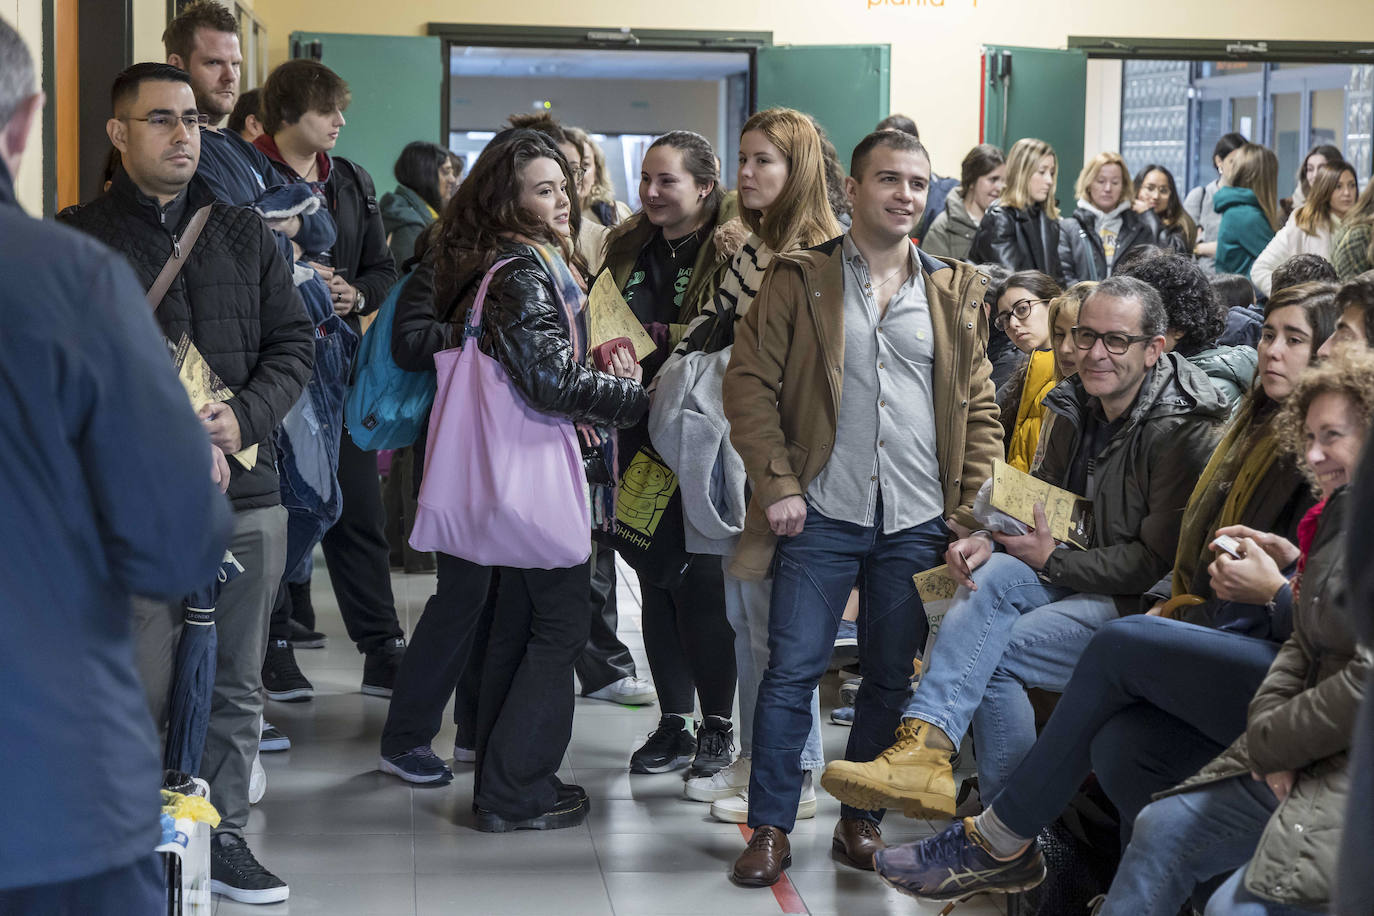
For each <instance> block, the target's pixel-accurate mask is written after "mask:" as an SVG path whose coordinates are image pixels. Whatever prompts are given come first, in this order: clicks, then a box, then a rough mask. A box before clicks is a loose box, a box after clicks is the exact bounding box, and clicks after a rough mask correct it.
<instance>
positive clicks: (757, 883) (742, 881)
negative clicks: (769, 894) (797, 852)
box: [730, 853, 792, 887]
mask: <svg viewBox="0 0 1374 916" xmlns="http://www.w3.org/2000/svg"><path fill="white" fill-rule="evenodd" d="M791 867H792V854H791V853H788V854H787V855H785V856H783V857H782V867H781V868H779V869H778V876H777V877H776V878H774V879H773V880H772V881H765V880H764V879H762V878H741V877H740V876H739V875H737V874H735V873H734V872H733V871H732V872H731V873H730V880H731V881H733V882H735V883H736V884H738V885H739V886H740V887H772V886H773V885H774V884H777V883H778V882H779V881H781V880H782V873H783V872H785V871H787V869H789V868H791Z"/></svg>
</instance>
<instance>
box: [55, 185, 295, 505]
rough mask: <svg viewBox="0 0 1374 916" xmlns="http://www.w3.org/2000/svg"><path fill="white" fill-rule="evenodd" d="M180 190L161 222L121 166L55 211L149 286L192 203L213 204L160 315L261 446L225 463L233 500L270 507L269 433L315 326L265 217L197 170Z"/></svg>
mask: <svg viewBox="0 0 1374 916" xmlns="http://www.w3.org/2000/svg"><path fill="white" fill-rule="evenodd" d="M185 193H186V195H187V199H186V206H185V208H184V209H183V210H182V213H181V217H180V220H179V223H178V225H176V226H165V225H163V222H162V214H161V212H160V211H159V209H158V207H157V205H156V204H155V203H154V202H153V201H152V200H150V199H149V198H147V197H145V196H143V194H142V193H141V192H140V191H139V190H138V188H137V187H136V186H135V185H134V183H133V181H132V180H131V179H130V178H129V176H128V174H127V173H126V172H125V171H124V170H123V169H119V170H118V171H117V172H116V173H115V177H114V180H113V182H112V184H111V186H110V189H109V190H108V191H106V192H105V193H104V194H102V195H101V196H100V197H97V198H96V199H95V200H93V201H91V202H90V203H89V204H87V205H85V206H83V207H76V208H71V209H69V210H67V211H64V213H63V215H62V217H61V218H62V219H63V220H64V221H65V222H67V223H69V224H71V225H72V226H74V227H76V228H77V229H80V230H82V231H83V232H86V233H89V234H90V235H93V236H95V237H96V238H98V239H100V240H101V241H102V242H104V243H105V244H107V245H109V246H110V247H111V248H113V249H115V250H116V251H118V252H119V253H120V254H122V255H124V257H125V258H127V259H128V261H129V263H130V264H132V265H133V268H134V273H135V274H136V275H137V276H138V280H139V283H141V284H142V285H143V288H144V289H147V288H148V287H150V286H152V285H153V281H154V280H155V279H157V275H158V273H159V272H161V270H162V266H163V265H164V264H165V263H166V262H167V258H168V257H169V256H170V255H171V253H172V245H173V241H174V239H176V238H179V237H180V236H181V233H182V230H183V229H184V228H185V225H186V223H187V222H189V221H190V219H191V217H192V216H193V215H194V214H195V211H196V210H198V209H200V208H201V207H203V206H205V205H206V204H211V203H213V206H212V208H211V210H210V219H209V221H208V222H207V223H206V224H205V228H204V229H203V230H202V232H201V235H200V239H199V240H198V241H197V242H196V245H195V248H193V249H192V250H191V253H190V255H189V257H188V258H187V260H186V265H185V266H184V267H183V268H182V270H181V273H179V274H178V275H177V278H176V279H175V280H174V281H173V282H172V285H171V287H170V288H169V289H168V290H167V294H166V296H164V297H163V299H162V303H161V305H159V306H158V309H157V313H156V317H157V323H158V325H159V326H160V327H161V328H162V333H163V334H164V335H166V336H167V338H168V339H169V340H171V341H176V340H178V339H179V338H180V337H181V335H182V334H187V335H189V336H190V338H191V341H192V342H193V343H195V345H196V348H197V349H198V350H199V351H200V353H201V355H202V356H204V357H205V362H206V363H208V364H209V366H210V368H211V369H213V370H215V373H216V374H217V375H218V376H219V377H220V379H222V380H223V382H224V383H225V384H226V385H227V386H229V390H231V391H233V392H234V397H233V398H231V399H230V400H229V402H228V403H229V406H230V407H231V408H232V409H233V411H234V416H235V418H237V420H238V423H239V433H240V436H241V438H242V440H243V444H244V445H245V446H248V445H252V444H253V443H259V444H262V446H263V447H262V448H260V449H259V450H258V460H257V464H256V465H255V466H254V468H253V470H251V471H248V470H245V469H244V468H243V467H242V466H241V465H240V464H239V463H238V462H237V461H234V460H232V459H231V460H230V461H229V468H230V473H231V476H230V478H229V499H230V500H231V501H232V503H233V505H234V508H235V509H236V510H244V509H258V508H262V507H265V506H276V505H279V504H280V503H281V493H280V485H279V482H278V479H277V468H276V462H275V458H274V449H273V446H272V441H271V436H272V431H273V430H274V429H276V427H277V425H278V424H279V423H280V422H281V419H282V417H283V416H285V415H286V413H287V411H289V410H290V409H291V406H292V405H293V404H295V403H296V399H297V398H299V397H300V394H301V391H302V390H303V389H304V388H305V383H306V381H307V380H308V379H309V378H310V370H311V368H312V366H313V364H314V360H315V340H314V331H313V328H312V327H311V324H310V319H309V318H308V317H307V316H306V314H305V306H304V305H303V304H302V303H301V298H300V296H299V294H297V292H296V287H295V286H294V285H293V284H292V281H291V273H290V271H289V270H288V269H287V266H286V264H285V262H283V261H282V259H281V256H280V255H279V254H278V251H277V243H276V239H275V238H274V237H273V235H272V232H271V230H269V229H268V228H267V224H266V223H265V222H263V220H262V217H260V216H258V214H257V213H255V212H254V211H252V210H249V209H247V208H245V207H232V206H229V205H228V204H222V203H216V202H214V201H215V197H214V194H213V193H212V192H211V191H210V188H209V185H207V184H206V183H205V181H204V179H202V178H200V177H199V176H197V177H194V178H192V179H191V183H190V184H189V185H188V186H187V189H186V192H185ZM95 292H97V293H98V291H95ZM129 396H130V397H137V396H138V393H137V392H129ZM130 445H131V447H137V446H140V445H142V446H145V447H156V443H130Z"/></svg>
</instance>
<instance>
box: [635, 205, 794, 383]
mask: <svg viewBox="0 0 1374 916" xmlns="http://www.w3.org/2000/svg"><path fill="white" fill-rule="evenodd" d="M772 260H773V250H772V249H771V248H769V247H768V246H767V245H765V244H764V242H763V239H761V238H759V237H758V235H756V234H755V233H752V232H751V233H749V237H748V238H746V239H745V240H744V244H743V245H742V246H741V247H740V250H739V251H738V252H736V254H735V256H734V258H733V259H732V260H731V261H730V269H729V270H728V271H726V273H725V277H724V278H723V279H722V280H721V283H720V286H719V287H718V288H717V289H716V293H715V295H714V296H712V297H711V300H710V301H709V302H708V303H707V304H706V306H705V307H704V308H703V309H702V311H701V314H700V315H698V316H697V317H696V318H694V319H693V320H692V323H691V324H689V325H688V326H687V331H686V333H685V334H683V336H682V340H681V341H680V342H679V343H678V345H677V346H676V347H675V348H674V349H673V353H672V355H671V356H670V357H669V358H668V362H667V363H665V365H664V368H665V369H666V368H667V366H668V365H669V364H671V363H673V362H676V361H677V360H678V359H681V358H682V357H683V356H685V355H686V354H688V353H692V352H695V351H697V350H706V351H707V352H715V351H718V350H723V349H725V348H726V347H728V346H730V344H732V343H734V340H735V322H737V321H739V320H740V319H741V318H743V317H744V316H745V315H746V314H747V313H748V312H749V306H750V305H752V304H753V302H754V297H755V296H757V295H758V292H759V284H760V283H761V282H762V281H763V274H764V272H765V271H766V270H767V269H768V265H769V263H770V262H771V261H772ZM659 371H660V372H661V371H662V370H661V369H660V370H659Z"/></svg>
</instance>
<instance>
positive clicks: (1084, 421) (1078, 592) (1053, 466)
mask: <svg viewBox="0 0 1374 916" xmlns="http://www.w3.org/2000/svg"><path fill="white" fill-rule="evenodd" d="M1167 328H1168V316H1167V314H1166V312H1165V310H1164V303H1163V302H1162V300H1161V299H1160V297H1159V293H1158V292H1156V291H1155V289H1154V288H1153V287H1151V286H1149V285H1147V284H1145V283H1142V282H1141V281H1139V280H1135V279H1132V278H1129V277H1112V278H1110V279H1108V280H1105V281H1103V282H1102V283H1101V284H1100V285H1099V286H1098V287H1097V288H1096V289H1095V290H1094V291H1093V292H1092V294H1091V295H1090V296H1089V297H1088V299H1087V300H1086V301H1085V302H1084V303H1083V307H1082V310H1081V312H1080V314H1079V317H1078V324H1077V326H1075V327H1074V328H1073V338H1074V343H1075V345H1076V346H1077V348H1078V353H1079V363H1078V374H1077V375H1075V376H1073V377H1071V378H1069V379H1067V380H1065V381H1064V382H1062V383H1061V384H1060V385H1059V386H1058V387H1056V388H1055V389H1053V390H1052V391H1051V392H1050V393H1049V394H1048V395H1046V396H1045V400H1044V404H1045V407H1046V409H1048V410H1050V411H1052V412H1054V413H1055V414H1058V415H1059V419H1058V420H1057V421H1056V422H1055V424H1054V426H1053V428H1052V431H1051V433H1050V438H1049V441H1048V443H1047V446H1046V454H1045V458H1044V461H1043V463H1042V464H1041V466H1040V468H1039V469H1038V470H1037V471H1036V475H1037V476H1038V477H1039V478H1040V479H1042V480H1045V481H1047V482H1048V483H1051V484H1054V485H1056V486H1058V487H1062V488H1063V489H1066V490H1069V491H1071V492H1074V493H1078V494H1081V495H1083V496H1086V497H1087V498H1088V499H1090V500H1091V501H1092V508H1093V518H1094V530H1093V538H1092V544H1091V546H1090V548H1089V549H1086V550H1078V549H1074V548H1070V547H1063V546H1062V545H1060V544H1057V543H1056V542H1055V541H1054V539H1053V538H1052V537H1051V536H1050V532H1049V530H1048V525H1047V524H1046V521H1045V514H1044V511H1043V508H1042V507H1041V506H1037V507H1036V510H1035V522H1036V524H1035V526H1034V529H1033V530H1031V531H1030V532H1029V533H1027V534H1024V535H1020V536H1009V535H1003V534H989V533H988V532H986V531H978V532H974V533H973V534H972V535H970V536H969V537H967V538H963V539H961V540H957V541H955V542H954V543H953V544H951V545H950V548H949V550H948V552H947V553H946V554H945V561H946V563H947V564H948V566H949V570H950V573H951V575H952V576H953V577H954V579H955V580H956V581H957V582H958V583H959V585H960V588H959V590H958V592H957V594H956V595H955V597H954V600H953V602H952V604H951V606H950V608H949V611H948V613H947V614H946V615H945V617H944V620H943V622H942V624H941V626H940V631H939V635H938V636H937V637H936V642H935V645H934V647H933V648H932V649H931V651H930V653H929V654H928V656H927V657H926V658H925V660H924V665H923V669H922V675H921V679H920V682H919V684H918V685H917V687H916V690H915V692H914V694H913V695H912V697H911V699H910V700H909V701H908V703H907V705H906V708H905V710H904V711H903V713H902V722H901V724H900V725H899V726H898V729H897V741H896V743H895V744H894V745H893V746H892V747H890V748H889V749H888V750H886V751H884V752H883V753H882V754H881V755H879V756H878V758H877V759H876V760H874V761H872V762H870V763H854V762H849V761H835V762H833V763H831V764H830V765H829V766H828V767H826V770H825V775H824V777H823V778H822V780H821V784H822V785H823V786H825V788H826V789H827V790H828V791H829V792H830V794H832V795H834V796H835V797H837V798H839V799H840V801H842V802H844V803H845V804H849V805H855V806H858V807H862V808H884V807H886V808H898V809H901V810H902V811H903V812H904V813H905V814H906V815H907V816H908V817H922V818H930V819H936V818H939V819H947V818H950V817H953V815H954V808H955V794H954V793H955V787H954V776H953V773H952V771H951V768H950V755H951V754H953V752H954V750H955V749H956V748H957V747H958V746H959V742H960V741H961V740H962V739H963V736H964V732H965V731H966V730H968V728H969V727H970V725H971V726H972V728H973V736H974V743H975V747H976V749H977V755H978V777H979V791H980V794H981V795H982V797H983V798H994V797H996V795H997V792H998V791H999V790H1000V788H1001V787H1002V785H1003V784H1004V783H1005V781H1006V779H1007V777H1008V776H1009V775H1010V774H1011V772H1012V770H1013V769H1015V767H1016V765H1017V764H1018V763H1019V762H1020V761H1021V759H1022V758H1023V757H1024V756H1025V755H1026V753H1027V752H1028V751H1029V750H1030V748H1031V746H1032V745H1033V744H1034V743H1035V716H1034V712H1033V710H1032V708H1031V704H1030V700H1029V699H1028V697H1027V695H1026V691H1027V690H1028V689H1030V688H1032V687H1038V688H1041V689H1044V690H1049V691H1054V692H1059V691H1062V690H1063V689H1064V685H1065V684H1066V683H1067V682H1068V679H1069V675H1070V674H1071V673H1072V672H1073V669H1074V666H1075V664H1076V663H1077V661H1078V657H1079V655H1080V654H1081V653H1082V651H1083V648H1084V646H1086V645H1087V643H1088V640H1089V639H1090V638H1091V637H1092V635H1093V633H1094V632H1095V631H1096V630H1097V628H1098V627H1100V626H1101V625H1102V624H1103V623H1105V622H1106V621H1108V620H1111V619H1112V618H1114V617H1116V616H1118V615H1120V614H1123V613H1133V612H1135V611H1138V610H1139V607H1140V595H1141V594H1142V593H1144V592H1145V591H1146V590H1148V589H1149V588H1150V586H1152V585H1154V584H1155V583H1156V582H1157V581H1158V580H1159V578H1160V577H1161V576H1162V575H1164V574H1165V573H1166V572H1167V571H1168V570H1169V569H1170V568H1171V567H1172V565H1173V560H1174V554H1175V552H1176V548H1177V545H1178V536H1179V528H1180V524H1181V521H1182V515H1183V508H1184V505H1185V504H1186V502H1187V499H1188V496H1189V494H1190V493H1191V492H1192V490H1193V486H1194V484H1195V483H1196V482H1197V479H1198V477H1199V475H1200V474H1201V473H1202V470H1203V467H1204V466H1205V465H1206V462H1207V458H1208V456H1209V455H1210V453H1211V451H1212V447H1213V445H1214V444H1215V439H1216V433H1217V430H1218V426H1219V424H1220V423H1221V421H1223V420H1224V419H1225V417H1226V408H1225V406H1224V405H1223V403H1222V401H1221V397H1220V395H1219V394H1218V393H1217V391H1216V389H1215V388H1214V387H1213V385H1212V383H1211V381H1210V380H1209V379H1208V378H1207V376H1206V375H1204V374H1203V373H1202V371H1201V370H1199V369H1197V368H1195V367H1194V366H1192V365H1191V364H1190V363H1189V362H1188V361H1187V360H1186V359H1184V358H1183V357H1181V356H1178V355H1177V354H1174V353H1165V352H1164V347H1165V332H1166V330H1167ZM999 546H1000V547H1001V550H1000V551H997V550H995V548H996V547H999ZM1036 858H1037V860H1038V855H1037V857H1036ZM1026 867H1027V868H1028V869H1032V870H1033V869H1035V868H1040V869H1043V864H1042V863H1040V862H1039V861H1036V862H1028V863H1026Z"/></svg>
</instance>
